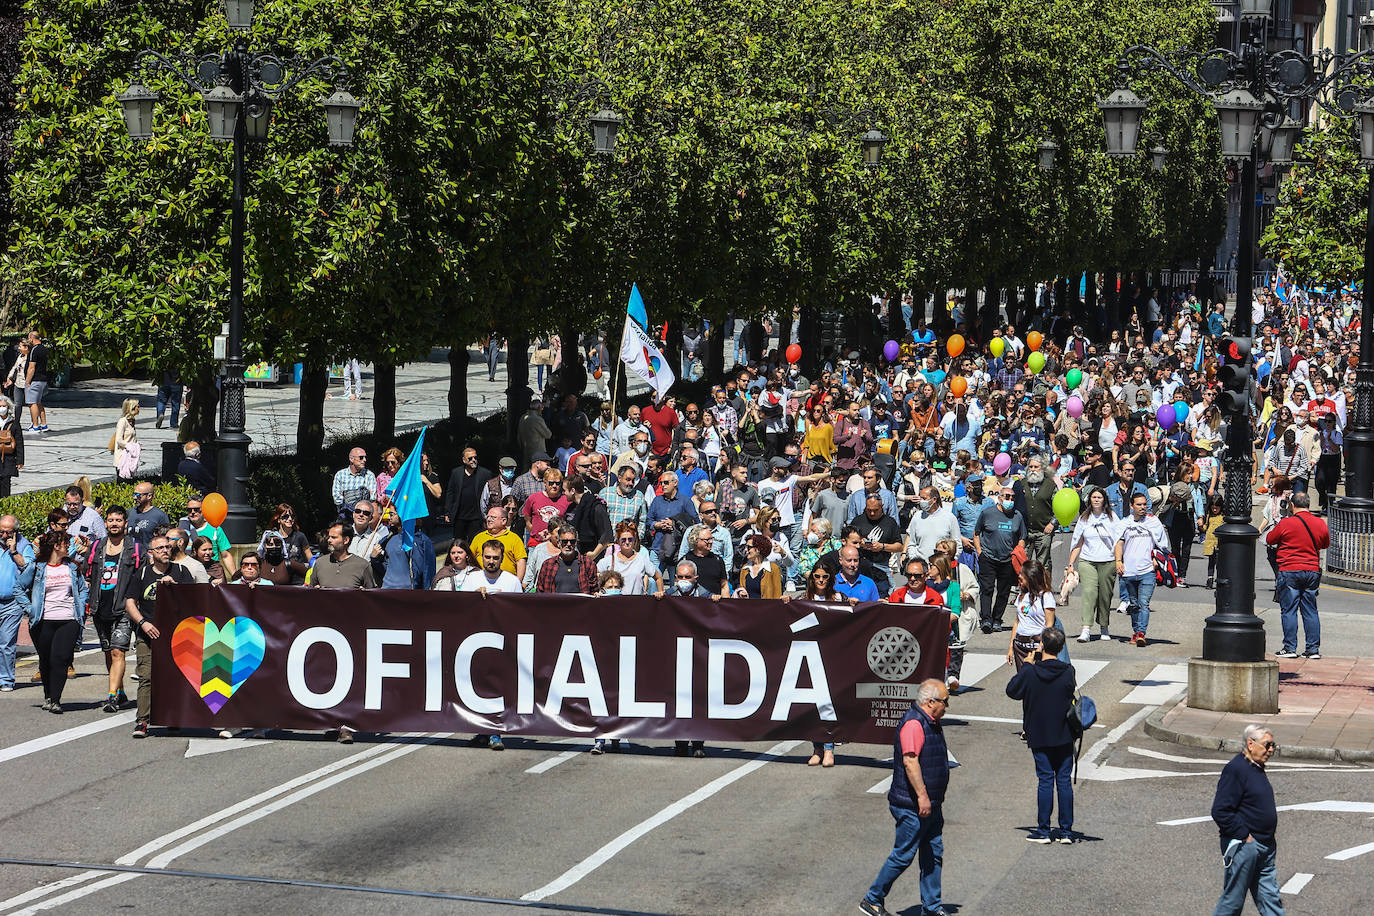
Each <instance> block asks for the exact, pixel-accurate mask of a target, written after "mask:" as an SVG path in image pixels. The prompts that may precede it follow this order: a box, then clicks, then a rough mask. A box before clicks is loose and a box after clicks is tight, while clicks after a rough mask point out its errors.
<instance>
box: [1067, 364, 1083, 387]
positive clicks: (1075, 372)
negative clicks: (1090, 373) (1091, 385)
mask: <svg viewBox="0 0 1374 916" xmlns="http://www.w3.org/2000/svg"><path fill="white" fill-rule="evenodd" d="M1065 381H1067V382H1068V383H1069V390H1070V391H1072V390H1074V389H1075V388H1077V387H1078V386H1079V385H1081V384H1083V370H1082V369H1070V370H1069V374H1068V377H1067V378H1066V379H1065Z"/></svg>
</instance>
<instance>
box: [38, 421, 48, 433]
mask: <svg viewBox="0 0 1374 916" xmlns="http://www.w3.org/2000/svg"><path fill="white" fill-rule="evenodd" d="M38 431H39V432H40V433H45V432H47V431H48V424H46V423H44V424H43V425H42V426H40V427H38Z"/></svg>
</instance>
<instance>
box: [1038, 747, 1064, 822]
mask: <svg viewBox="0 0 1374 916" xmlns="http://www.w3.org/2000/svg"><path fill="white" fill-rule="evenodd" d="M1031 756H1032V757H1034V758H1035V778H1036V780H1037V781H1038V784H1037V786H1036V790H1035V825H1036V826H1037V827H1039V828H1040V829H1041V830H1045V831H1048V830H1049V829H1050V813H1051V812H1052V811H1054V793H1055V788H1056V787H1058V789H1059V829H1060V830H1072V829H1073V745H1072V744H1065V745H1063V746H1061V747H1033V748H1031Z"/></svg>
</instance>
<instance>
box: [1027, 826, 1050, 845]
mask: <svg viewBox="0 0 1374 916" xmlns="http://www.w3.org/2000/svg"><path fill="white" fill-rule="evenodd" d="M1026 842H1027V843H1039V844H1040V845H1042V846H1046V845H1048V844H1049V842H1050V835H1049V832H1048V831H1045V830H1032V831H1031V832H1030V833H1028V834H1026Z"/></svg>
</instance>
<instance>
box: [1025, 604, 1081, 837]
mask: <svg viewBox="0 0 1374 916" xmlns="http://www.w3.org/2000/svg"><path fill="white" fill-rule="evenodd" d="M1063 648H1064V633H1063V632H1062V631H1061V630H1056V629H1054V628H1053V627H1050V628H1047V629H1046V630H1045V631H1044V632H1043V633H1041V634H1040V649H1039V650H1038V651H1036V652H1034V653H1032V655H1031V657H1030V659H1029V661H1031V662H1032V664H1028V665H1025V666H1024V667H1022V668H1021V670H1020V671H1018V672H1017V673H1016V674H1015V675H1014V676H1013V677H1012V679H1011V680H1010V681H1008V682H1007V696H1009V697H1011V698H1012V699H1013V700H1020V701H1021V721H1022V728H1023V729H1024V730H1025V735H1026V744H1028V745H1030V749H1031V756H1032V757H1034V758H1035V775H1036V779H1037V781H1038V787H1037V789H1036V795H1035V799H1036V820H1035V829H1034V830H1032V831H1031V832H1030V833H1028V834H1027V835H1026V840H1027V841H1028V842H1031V843H1050V842H1055V843H1072V842H1073V836H1074V834H1073V781H1072V776H1073V762H1074V753H1073V743H1074V741H1075V739H1076V738H1077V737H1079V736H1077V735H1075V734H1074V733H1073V731H1071V730H1070V727H1069V726H1070V723H1069V721H1068V716H1069V712H1070V710H1071V708H1072V707H1073V694H1074V685H1075V683H1076V678H1077V675H1076V674H1075V672H1074V670H1073V665H1070V664H1068V663H1066V662H1061V661H1060V660H1059V659H1058V658H1056V657H1055V656H1057V655H1058V654H1059V652H1060V650H1061V649H1063ZM1080 734H1081V732H1080ZM1056 788H1057V789H1058V794H1059V829H1057V830H1053V831H1052V830H1050V813H1051V812H1052V811H1053V810H1054V796H1055V790H1056Z"/></svg>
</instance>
